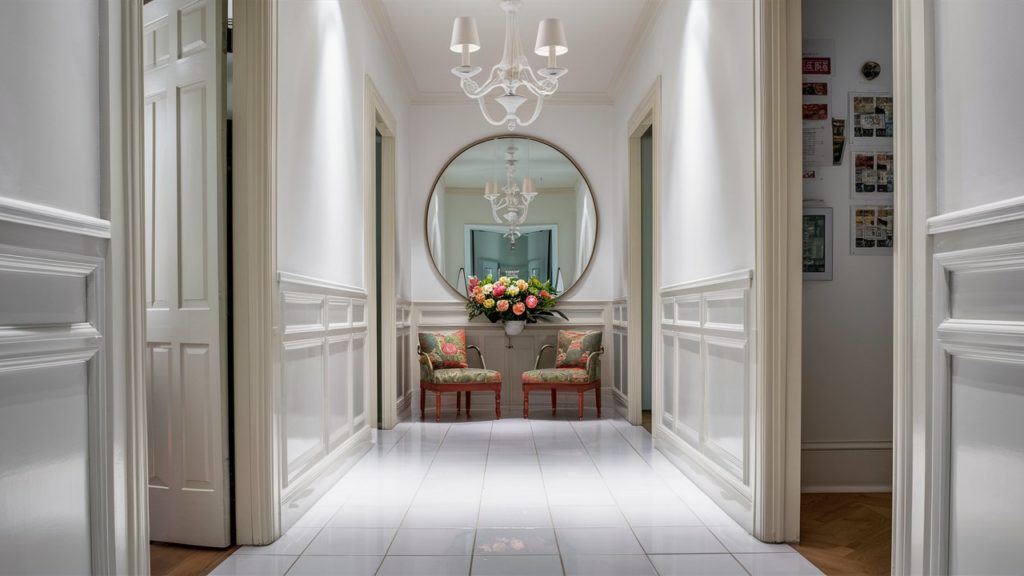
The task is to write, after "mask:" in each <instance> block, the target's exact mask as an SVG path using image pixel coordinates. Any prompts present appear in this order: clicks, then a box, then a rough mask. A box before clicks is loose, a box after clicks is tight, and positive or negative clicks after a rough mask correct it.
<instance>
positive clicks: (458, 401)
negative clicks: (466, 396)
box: [455, 392, 462, 416]
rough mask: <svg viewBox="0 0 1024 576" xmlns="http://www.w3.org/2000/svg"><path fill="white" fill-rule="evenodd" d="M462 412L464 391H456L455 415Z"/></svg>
mask: <svg viewBox="0 0 1024 576" xmlns="http://www.w3.org/2000/svg"><path fill="white" fill-rule="evenodd" d="M459 414H462V392H456V393H455V415H456V416H457V415H459Z"/></svg>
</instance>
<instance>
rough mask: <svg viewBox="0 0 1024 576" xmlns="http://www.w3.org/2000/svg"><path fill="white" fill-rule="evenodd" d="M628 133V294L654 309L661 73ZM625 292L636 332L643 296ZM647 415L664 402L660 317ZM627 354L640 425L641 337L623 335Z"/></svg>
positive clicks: (631, 412) (633, 414)
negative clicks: (643, 146)
mask: <svg viewBox="0 0 1024 576" xmlns="http://www.w3.org/2000/svg"><path fill="white" fill-rule="evenodd" d="M648 128H651V139H652V145H651V150H652V153H651V155H652V158H651V164H652V166H651V168H652V180H653V182H652V183H651V184H652V189H651V204H652V206H651V209H652V211H653V214H654V218H653V221H652V226H651V234H652V237H653V238H654V242H652V247H653V248H652V249H653V254H651V293H650V294H642V292H643V277H642V258H643V238H642V235H641V232H640V230H641V228H642V215H641V190H640V185H641V177H640V172H641V167H640V162H641V159H640V138H641V137H642V136H643V135H644V133H645V132H647V129H648ZM626 134H627V136H628V141H627V146H628V151H629V165H628V179H629V205H628V212H629V236H628V240H627V242H628V247H627V250H628V252H627V254H628V262H629V273H628V276H629V283H628V288H627V289H628V293H629V294H641V295H642V298H650V299H651V304H652V307H653V308H654V309H656V307H655V306H654V303H656V302H657V301H658V294H659V292H660V290H661V243H660V242H659V241H658V240H659V238H661V219H660V218H659V217H658V215H659V214H660V213H661V194H662V190H661V185H662V182H661V76H658V77H656V78H655V79H654V82H653V83H652V84H651V87H650V88H649V89H648V90H647V94H646V95H645V96H644V98H643V99H642V100H641V101H640V104H638V105H637V107H636V108H635V109H634V111H633V114H632V115H630V117H629V121H628V123H627V125H626ZM642 298H630V299H629V300H628V302H627V304H626V315H627V317H628V318H627V321H626V326H627V327H626V330H627V333H628V334H640V333H641V332H642V331H643V299H642ZM651 332H652V335H651V344H652V348H653V349H652V350H651V364H652V366H653V368H652V370H651V380H652V381H651V419H652V420H653V421H654V422H659V421H660V419H661V414H662V410H663V406H662V405H661V398H662V392H661V387H662V377H661V376H662V375H661V371H660V370H658V369H657V367H658V366H661V347H660V346H659V345H658V342H660V334H659V332H660V326H659V323H657V322H654V321H653V318H652V322H651ZM626 354H627V356H626V357H627V362H626V365H627V376H626V378H627V394H626V397H627V408H626V409H627V419H628V420H629V422H630V424H633V425H634V426H639V425H640V424H641V423H642V421H643V387H642V386H643V383H642V382H641V380H642V374H643V372H642V369H641V366H642V364H641V363H642V362H643V354H644V353H643V339H642V338H635V337H632V338H628V339H627V341H626Z"/></svg>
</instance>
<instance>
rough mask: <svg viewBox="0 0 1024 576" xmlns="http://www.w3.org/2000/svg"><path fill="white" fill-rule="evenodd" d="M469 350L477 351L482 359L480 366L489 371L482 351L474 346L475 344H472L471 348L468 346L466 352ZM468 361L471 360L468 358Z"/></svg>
mask: <svg viewBox="0 0 1024 576" xmlns="http://www.w3.org/2000/svg"><path fill="white" fill-rule="evenodd" d="M469 350H476V355H477V356H479V357H480V364H481V365H482V366H483V369H484V370H487V361H486V360H484V353H483V352H481V351H480V349H479V348H477V347H476V345H474V344H470V345H469V346H466V351H467V352H468V351H469ZM466 359H467V360H469V358H466Z"/></svg>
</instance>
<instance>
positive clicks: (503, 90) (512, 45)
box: [451, 0, 569, 130]
mask: <svg viewBox="0 0 1024 576" xmlns="http://www.w3.org/2000/svg"><path fill="white" fill-rule="evenodd" d="M522 5H523V3H522V0H502V1H501V9H502V10H504V11H505V51H504V53H503V54H502V56H501V62H499V63H498V64H496V65H495V66H494V67H493V68H491V74H490V76H489V77H488V78H487V81H486V82H484V83H483V85H480V84H477V82H476V81H474V80H473V76H476V75H477V74H479V73H480V67H479V66H472V65H470V63H469V55H470V54H471V53H472V52H476V51H477V50H479V49H480V36H479V34H478V33H477V29H476V20H475V19H473V18H472V17H469V16H461V17H459V18H456V19H455V24H454V25H453V27H452V44H451V50H452V52H458V53H461V54H462V64H461V65H459V66H456V67H455V68H452V74H455V75H456V76H458V77H459V78H461V79H462V80H461V82H460V84H461V86H462V91H463V92H465V93H466V96H469V97H470V98H473V99H475V100H476V101H477V102H479V103H480V111H481V112H482V113H483V115H484V118H485V119H486V120H487V122H489V123H490V124H491V125H493V126H501V125H503V124H507V125H508V129H509V130H515V128H516V126H529V125H530V124H532V123H533V121H534V120H536V119H537V117H538V116H540V111H541V108H542V107H543V106H544V98H545V97H547V96H551V95H552V94H554V93H555V91H556V90H558V79H559V78H560V77H561V76H562V75H564V74H565V73H566V72H568V70H567V69H565V68H559V67H558V62H557V57H558V56H561V55H562V54H565V53H566V52H568V51H569V47H568V44H567V43H566V41H565V29H564V28H563V27H562V21H561V20H560V19H558V18H547V19H544V20H541V22H540V26H539V27H538V28H537V44H536V46H535V47H534V52H535V53H536V54H537V55H539V56H546V57H547V59H548V65H547V66H546V67H544V68H541V69H540V70H538V71H537V72H536V73H534V71H533V68H531V67H530V64H529V62H528V61H527V60H526V55H524V54H523V47H522V45H521V44H520V42H519V16H518V12H519V8H520V7H522ZM520 88H525V89H526V90H527V91H528V92H530V93H532V94H533V95H534V97H536V99H537V103H536V105H535V107H534V109H533V114H532V115H531V116H530V118H529V119H528V120H526V121H523V120H522V119H521V118H520V117H519V115H518V110H519V108H520V107H521V106H522V105H523V104H524V103H526V101H527V98H526V96H523V95H520V94H518V93H517V91H518V90H519V89H520ZM495 90H500V93H499V95H498V96H496V97H495V98H494V99H495V100H496V101H497V102H498V103H499V104H501V106H502V107H503V108H504V109H505V116H504V117H502V118H499V119H495V118H493V117H492V116H491V114H490V112H489V111H488V110H487V104H486V102H485V100H484V97H485V96H487V95H488V94H490V93H491V92H493V91H495Z"/></svg>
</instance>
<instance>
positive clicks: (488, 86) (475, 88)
mask: <svg viewBox="0 0 1024 576" xmlns="http://www.w3.org/2000/svg"><path fill="white" fill-rule="evenodd" d="M499 68H501V65H500V64H498V65H496V66H494V67H493V68H491V73H490V75H489V76H488V77H487V81H486V82H484V83H483V85H482V86H481V85H479V84H477V83H476V82H475V81H474V80H472V79H471V78H463V79H462V91H463V92H464V93H465V94H466V96H469V97H470V98H474V99H478V98H483V97H484V96H486V95H487V94H489V93H490V92H492V91H494V90H495V89H496V88H503V86H502V72H501V70H499Z"/></svg>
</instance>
